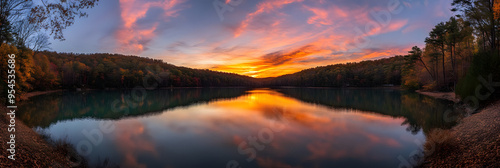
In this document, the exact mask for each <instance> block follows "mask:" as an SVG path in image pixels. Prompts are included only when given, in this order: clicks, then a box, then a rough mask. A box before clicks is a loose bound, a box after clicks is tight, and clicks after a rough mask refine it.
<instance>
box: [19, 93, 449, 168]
mask: <svg viewBox="0 0 500 168" xmlns="http://www.w3.org/2000/svg"><path fill="white" fill-rule="evenodd" d="M114 92H117V93H114ZM114 92H109V91H108V92H103V91H94V92H90V93H87V94H85V95H81V94H77V93H61V94H57V95H45V96H39V97H36V99H33V100H32V101H31V102H28V103H32V104H31V105H36V107H35V108H36V109H32V110H31V111H30V108H26V109H23V110H26V111H24V113H22V114H20V116H21V119H22V120H23V121H25V122H26V123H30V124H31V126H34V127H43V129H44V131H45V132H48V133H49V134H50V135H51V137H52V138H54V139H58V138H64V137H67V139H68V140H69V141H70V142H71V143H72V144H73V145H75V146H77V144H78V143H79V142H81V141H85V140H89V138H88V137H86V136H85V135H84V134H82V131H87V132H89V131H90V132H91V130H99V125H100V124H101V123H102V122H111V123H112V124H113V125H114V130H113V131H111V132H109V133H105V134H103V135H104V136H102V137H103V138H102V140H101V141H100V142H99V143H98V144H97V145H95V146H93V147H92V149H91V151H90V154H89V155H88V158H89V159H90V161H91V162H96V161H97V160H98V159H99V158H109V160H110V161H111V162H114V163H117V164H119V165H120V166H122V167H226V164H227V163H228V162H229V161H231V160H234V161H236V162H238V164H239V165H240V166H242V167H389V166H392V167H396V166H397V165H399V160H398V159H397V156H399V155H401V154H408V153H411V152H412V151H413V150H415V149H417V148H419V146H418V145H417V144H415V143H414V141H415V140H420V141H424V138H425V137H424V135H423V134H422V132H421V131H419V130H420V128H423V130H424V131H425V130H428V129H431V128H434V127H448V126H449V125H451V124H450V123H445V122H444V121H442V119H440V118H442V116H439V115H440V113H441V114H442V112H441V110H442V111H444V109H445V108H447V107H448V103H446V102H441V101H436V100H434V99H430V98H428V97H422V96H419V95H416V94H412V93H406V92H401V91H397V90H381V89H367V90H359V89H350V90H345V89H343V90H342V89H298V88H295V89H280V90H270V89H258V90H250V91H246V92H245V90H244V89H224V90H219V89H212V90H211V91H206V90H204V89H190V90H183V91H179V90H177V91H161V92H158V91H153V92H148V97H147V98H146V99H145V100H144V101H142V102H140V103H139V104H140V105H139V106H138V107H137V108H133V109H131V111H130V115H129V117H125V118H124V116H119V115H117V114H107V113H109V112H108V111H110V109H109V107H101V106H109V105H108V104H109V103H110V102H111V100H112V99H117V98H118V99H120V97H122V96H123V95H126V93H121V92H119V91H114ZM176 92H178V93H176ZM149 95H151V97H149ZM228 98H229V99H228ZM199 102H207V103H199ZM50 105H55V107H56V108H50V107H49V106H50ZM26 106H28V105H24V106H23V107H26ZM179 106H182V107H183V108H175V107H179ZM35 110H36V111H35ZM166 111H168V112H166ZM39 114H40V116H41V117H40V118H38V116H39ZM31 116H37V118H32V117H31ZM133 116H135V117H133ZM274 128H282V129H274ZM270 130H271V131H270ZM408 131H410V132H408ZM263 132H265V133H263ZM264 134H265V135H264ZM262 138H263V139H262ZM241 144H243V145H241ZM254 156H255V158H254ZM250 158H254V159H250ZM248 160H250V161H248Z"/></svg>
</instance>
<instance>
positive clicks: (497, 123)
mask: <svg viewBox="0 0 500 168" xmlns="http://www.w3.org/2000/svg"><path fill="white" fill-rule="evenodd" d="M450 136H451V137H450V140H449V141H447V142H446V144H445V147H444V149H441V150H437V151H436V152H433V153H430V155H429V156H428V157H426V159H425V161H424V164H423V165H422V167H500V101H496V102H495V103H493V104H491V105H489V106H487V107H486V108H484V109H482V110H480V111H479V112H478V113H476V114H474V115H472V116H470V117H467V118H464V119H463V120H462V121H461V122H460V123H459V124H458V125H456V126H455V127H453V128H452V129H451V134H450Z"/></svg>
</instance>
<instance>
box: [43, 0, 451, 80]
mask: <svg viewBox="0 0 500 168" xmlns="http://www.w3.org/2000/svg"><path fill="white" fill-rule="evenodd" d="M451 1H452V0H101V1H100V2H99V3H98V5H97V6H96V7H94V8H92V9H89V10H87V13H88V15H89V16H88V17H84V18H79V19H77V20H76V22H75V24H74V25H72V26H71V27H69V28H67V29H65V30H64V31H63V33H64V36H65V39H66V40H64V41H57V40H51V43H52V45H51V46H50V47H51V48H52V50H55V51H58V52H73V53H119V54H124V55H137V56H142V57H149V58H154V59H161V60H163V61H164V62H167V63H170V64H174V65H178V66H185V67H191V68H200V69H211V70H216V71H223V72H232V73H237V74H241V75H247V76H252V77H258V78H264V77H275V76H280V75H284V74H290V73H294V72H298V71H300V70H303V69H307V68H313V67H317V66H325V65H330V64H337V63H346V62H359V61H362V60H373V59H379V58H386V57H391V56H394V55H404V54H407V53H408V51H409V50H410V49H411V47H412V46H419V47H424V44H425V43H424V40H425V37H427V36H428V33H429V31H430V30H431V29H432V28H433V27H434V25H436V24H438V23H439V22H443V21H447V20H448V19H449V18H450V17H451V16H453V13H452V12H451V11H450V9H451Z"/></svg>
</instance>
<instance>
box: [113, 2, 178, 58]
mask: <svg viewBox="0 0 500 168" xmlns="http://www.w3.org/2000/svg"><path fill="white" fill-rule="evenodd" d="M183 2H184V1H183V0H165V1H153V2H143V1H136V0H120V9H121V19H122V22H123V25H121V28H120V29H119V30H117V31H116V33H115V37H116V40H117V42H118V44H119V49H118V50H119V51H122V52H127V53H133V54H139V53H140V52H142V51H143V50H145V46H144V45H145V44H146V43H148V42H149V41H151V40H152V39H153V38H154V37H155V36H156V30H157V27H158V24H159V23H160V21H163V20H166V19H168V18H171V17H175V16H177V13H178V12H179V9H177V8H175V7H176V6H178V5H179V4H181V3H183ZM152 7H158V8H161V9H163V10H164V11H163V16H161V17H162V18H163V20H158V21H156V22H155V23H153V24H152V26H150V27H146V28H144V25H138V24H137V21H138V20H139V19H141V18H144V17H146V13H147V12H148V10H149V9H150V8H152Z"/></svg>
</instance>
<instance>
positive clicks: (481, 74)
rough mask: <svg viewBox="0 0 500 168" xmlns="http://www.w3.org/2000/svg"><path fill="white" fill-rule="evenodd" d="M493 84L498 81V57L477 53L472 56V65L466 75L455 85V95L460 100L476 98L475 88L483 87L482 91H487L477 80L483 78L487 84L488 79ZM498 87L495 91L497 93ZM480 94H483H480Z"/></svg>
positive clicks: (494, 54) (499, 68)
mask: <svg viewBox="0 0 500 168" xmlns="http://www.w3.org/2000/svg"><path fill="white" fill-rule="evenodd" d="M490 75H491V78H492V80H493V82H498V79H500V57H499V56H498V54H496V53H489V52H479V53H477V54H475V55H474V59H473V61H472V65H471V67H470V69H469V71H468V72H467V75H466V76H465V77H464V78H463V79H461V80H460V81H459V82H458V84H457V89H456V91H455V93H456V94H457V95H459V96H460V97H461V98H466V97H468V96H476V95H475V94H476V88H477V87H478V86H481V85H483V87H482V88H483V90H487V89H486V88H485V86H484V84H483V83H481V82H480V80H479V78H483V79H485V80H486V81H488V82H489V78H490ZM498 89H499V87H497V88H496V89H495V91H496V93H498ZM481 94H484V93H483V92H481Z"/></svg>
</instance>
